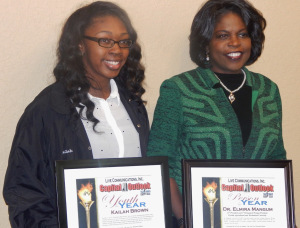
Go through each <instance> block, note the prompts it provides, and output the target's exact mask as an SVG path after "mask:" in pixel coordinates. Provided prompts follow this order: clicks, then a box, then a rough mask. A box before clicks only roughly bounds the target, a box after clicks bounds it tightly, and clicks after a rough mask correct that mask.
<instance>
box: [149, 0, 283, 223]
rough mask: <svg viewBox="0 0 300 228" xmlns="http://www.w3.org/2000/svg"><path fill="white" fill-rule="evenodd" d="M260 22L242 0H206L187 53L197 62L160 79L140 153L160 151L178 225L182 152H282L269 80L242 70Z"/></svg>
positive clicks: (186, 155) (260, 155) (243, 155)
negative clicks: (146, 141) (146, 138)
mask: <svg viewBox="0 0 300 228" xmlns="http://www.w3.org/2000/svg"><path fill="white" fill-rule="evenodd" d="M265 26H266V21H265V19H264V18H263V16H262V14H261V13H260V12H259V11H258V10H256V9H255V8H254V7H253V6H252V5H251V4H250V3H249V2H247V1H244V0H221V1H220V0H209V1H207V2H206V3H205V4H204V5H203V7H202V8H201V9H200V11H199V12H198V13H197V14H196V16H195V18H194V21H193V23H192V27H191V34H190V56H191V59H192V60H193V61H194V62H195V63H196V64H197V65H198V68H196V69H194V70H191V71H188V72H185V73H182V74H179V75H176V76H174V77H172V78H170V79H168V80H166V81H164V82H163V84H162V86H161V89H160V97H159V99H158V102H157V106H156V109H155V114H154V121H153V124H152V129H151V133H150V142H149V146H148V152H147V153H148V156H168V157H169V166H170V178H171V179H170V182H171V200H172V209H173V213H174V215H175V216H176V217H177V219H179V225H181V221H182V219H181V218H182V217H183V213H182V201H181V194H180V192H181V191H182V179H181V178H182V170H181V160H182V159H285V158H286V152H285V149H284V146H283V140H282V110H281V99H280V95H279V90H278V87H277V85H276V84H275V83H274V82H272V81H271V80H270V79H268V78H267V77H265V76H263V75H261V74H257V73H254V72H251V71H249V70H248V69H247V68H246V67H245V66H248V65H251V64H253V63H254V62H255V61H256V60H257V59H258V57H259V56H260V55H261V52H262V49H263V43H264V40H265V36H264V29H265Z"/></svg>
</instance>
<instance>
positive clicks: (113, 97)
mask: <svg viewBox="0 0 300 228" xmlns="http://www.w3.org/2000/svg"><path fill="white" fill-rule="evenodd" d="M88 97H89V98H90V99H91V100H104V99H103V98H99V97H95V96H93V95H91V94H90V93H88ZM106 100H107V101H110V102H113V103H116V104H117V105H118V106H119V104H120V95H119V90H118V86H117V83H116V82H115V80H114V79H110V95H109V97H108V98H107V99H106Z"/></svg>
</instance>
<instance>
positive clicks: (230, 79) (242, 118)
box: [215, 73, 252, 146]
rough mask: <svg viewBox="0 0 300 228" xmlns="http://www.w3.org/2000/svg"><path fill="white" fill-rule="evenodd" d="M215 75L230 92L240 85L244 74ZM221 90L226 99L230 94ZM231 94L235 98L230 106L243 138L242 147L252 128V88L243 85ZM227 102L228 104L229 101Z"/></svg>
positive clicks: (218, 85)
mask: <svg viewBox="0 0 300 228" xmlns="http://www.w3.org/2000/svg"><path fill="white" fill-rule="evenodd" d="M215 74H216V75H217V76H218V78H219V79H220V80H221V81H222V83H223V84H224V85H225V86H226V87H227V88H228V89H229V90H231V91H233V90H235V89H237V88H238V87H239V86H240V85H241V84H242V82H243V79H244V74H221V73H215ZM217 87H221V88H223V86H221V84H220V83H219V84H217ZM223 90H224V93H225V94H226V96H227V97H228V96H229V94H230V93H229V92H228V91H227V90H225V89H224V88H223ZM233 94H234V96H235V100H234V102H233V103H232V104H231V105H232V108H233V110H234V111H235V114H236V115H237V118H238V120H239V123H240V127H241V131H242V137H243V145H244V146H245V145H246V143H247V140H248V138H249V136H250V132H251V126H252V108H251V103H252V96H251V94H252V88H251V86H248V85H246V84H244V86H243V87H242V88H241V89H240V90H239V91H237V92H235V93H233ZM228 102H230V101H229V99H228Z"/></svg>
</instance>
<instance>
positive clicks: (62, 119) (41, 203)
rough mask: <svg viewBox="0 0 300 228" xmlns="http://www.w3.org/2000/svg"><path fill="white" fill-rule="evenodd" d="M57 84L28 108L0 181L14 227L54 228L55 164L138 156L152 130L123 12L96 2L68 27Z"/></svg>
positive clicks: (60, 51) (137, 57) (136, 50)
mask: <svg viewBox="0 0 300 228" xmlns="http://www.w3.org/2000/svg"><path fill="white" fill-rule="evenodd" d="M57 55H58V62H57V65H56V67H55V68H54V75H55V79H56V82H55V83H54V84H52V85H50V86H49V87H47V88H46V89H44V90H43V91H42V92H41V93H40V94H39V95H38V96H37V97H36V98H35V99H34V101H33V102H32V103H31V104H30V105H29V106H28V107H27V108H26V110H25V112H24V114H23V115H22V117H21V119H20V121H19V123H18V126H17V129H16V134H15V137H14V141H13V144H12V149H11V153H10V157H9V163H8V168H7V172H6V177H5V182H4V190H3V194H4V199H5V201H6V203H7V205H8V207H9V216H10V222H11V226H12V227H13V228H16V227H58V219H57V206H56V202H57V201H56V187H55V167H54V162H55V161H56V160H73V159H97V158H123V157H141V156H144V155H145V152H146V146H147V141H148V133H149V123H148V117H147V112H146V110H145V107H144V101H143V100H142V98H141V96H142V95H143V93H144V92H145V90H144V88H143V86H142V82H143V80H144V77H145V76H144V67H143V66H142V65H141V62H140V60H141V57H142V56H141V48H140V46H139V44H138V43H137V34H136V31H135V30H134V28H133V27H132V25H131V22H130V19H129V18H128V16H127V14H126V12H125V11H124V10H123V9H121V8H120V7H118V6H117V5H115V4H113V3H110V2H101V1H98V2H94V3H92V4H90V5H87V6H85V7H82V8H80V9H78V10H77V11H75V12H74V13H73V14H72V15H71V16H70V17H69V18H68V19H67V21H66V23H65V25H64V27H63V29H62V34H61V37H60V40H59V46H58V50H57Z"/></svg>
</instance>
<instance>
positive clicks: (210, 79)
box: [196, 67, 253, 89]
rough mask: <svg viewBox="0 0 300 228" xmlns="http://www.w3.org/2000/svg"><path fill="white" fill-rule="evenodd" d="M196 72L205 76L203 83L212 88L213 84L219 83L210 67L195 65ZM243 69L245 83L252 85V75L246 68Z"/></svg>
mask: <svg viewBox="0 0 300 228" xmlns="http://www.w3.org/2000/svg"><path fill="white" fill-rule="evenodd" d="M196 70H197V73H198V74H199V76H200V75H203V76H204V78H205V82H204V83H205V84H206V85H207V87H209V88H211V89H212V88H214V86H215V85H216V84H218V83H219V80H218V79H217V77H216V76H215V74H214V72H213V71H212V70H211V69H208V68H202V67H197V68H196ZM243 70H244V71H245V73H246V85H248V86H251V87H252V86H253V75H252V73H251V72H250V71H249V70H248V69H247V68H246V67H243Z"/></svg>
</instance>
